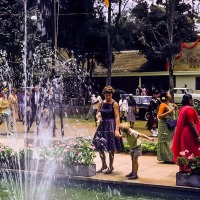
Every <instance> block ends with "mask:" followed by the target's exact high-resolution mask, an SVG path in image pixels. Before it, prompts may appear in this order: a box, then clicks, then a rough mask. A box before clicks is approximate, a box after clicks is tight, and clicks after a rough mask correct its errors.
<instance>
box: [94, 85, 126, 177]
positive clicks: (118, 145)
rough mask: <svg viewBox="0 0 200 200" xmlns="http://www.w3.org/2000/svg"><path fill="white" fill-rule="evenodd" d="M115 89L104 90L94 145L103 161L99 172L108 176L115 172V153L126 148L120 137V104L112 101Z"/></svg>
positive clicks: (107, 88)
mask: <svg viewBox="0 0 200 200" xmlns="http://www.w3.org/2000/svg"><path fill="white" fill-rule="evenodd" d="M113 94H114V89H113V88H112V87H111V86H106V87H105V88H104V89H103V95H104V97H105V100H103V101H102V103H101V104H99V107H98V109H97V113H98V115H99V112H100V113H101V122H100V124H99V126H98V128H97V131H96V133H95V135H94V139H93V144H94V146H95V148H96V150H98V151H99V155H100V158H101V161H102V167H101V169H99V170H98V171H97V173H101V172H103V171H104V170H106V169H107V170H106V172H105V173H106V174H110V173H112V171H113V170H114V167H113V162H114V152H115V151H122V150H123V149H124V148H123V147H124V146H123V141H122V139H121V138H117V137H118V136H119V123H120V119H119V106H118V103H117V102H116V101H115V100H114V99H112V96H113ZM105 151H107V152H108V153H109V166H107V164H106V154H105Z"/></svg>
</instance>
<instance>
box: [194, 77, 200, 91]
mask: <svg viewBox="0 0 200 200" xmlns="http://www.w3.org/2000/svg"><path fill="white" fill-rule="evenodd" d="M195 90H200V77H196V88H195Z"/></svg>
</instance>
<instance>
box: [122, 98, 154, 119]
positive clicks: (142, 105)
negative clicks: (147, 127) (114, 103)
mask: <svg viewBox="0 0 200 200" xmlns="http://www.w3.org/2000/svg"><path fill="white" fill-rule="evenodd" d="M124 96H125V98H126V99H128V97H129V94H124ZM133 97H134V99H135V101H136V105H137V106H138V108H139V113H138V114H136V117H139V118H140V119H144V120H148V116H149V112H148V110H149V104H150V101H151V99H152V96H135V95H133Z"/></svg>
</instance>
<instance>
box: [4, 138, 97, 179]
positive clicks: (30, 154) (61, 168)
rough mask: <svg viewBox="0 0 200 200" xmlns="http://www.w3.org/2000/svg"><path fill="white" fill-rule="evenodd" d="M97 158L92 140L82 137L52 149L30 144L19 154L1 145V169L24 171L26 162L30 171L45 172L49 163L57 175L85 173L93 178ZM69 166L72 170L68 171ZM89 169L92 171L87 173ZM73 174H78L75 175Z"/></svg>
mask: <svg viewBox="0 0 200 200" xmlns="http://www.w3.org/2000/svg"><path fill="white" fill-rule="evenodd" d="M25 155H27V156H25ZM95 156H96V154H95V151H94V147H93V146H92V142H91V140H88V139H84V138H81V137H79V138H75V139H69V140H66V141H60V142H57V143H55V145H51V146H50V147H49V146H42V147H34V146H33V145H32V144H28V148H26V149H23V150H20V151H19V152H15V151H13V149H12V148H10V147H8V146H6V145H3V144H1V146H0V167H2V168H12V169H24V168H25V162H26V163H27V169H28V170H37V171H44V170H45V166H46V165H47V163H51V164H48V166H52V165H53V164H55V165H56V166H55V170H54V172H55V173H64V174H67V175H82V174H81V171H85V172H86V173H83V176H92V175H95V173H96V165H95V163H94V158H95ZM25 158H26V159H27V160H25ZM69 166H70V169H71V170H68V169H67V167H69ZM73 166H74V167H73ZM79 166H80V167H79ZM83 166H87V167H83ZM87 168H88V169H89V168H90V169H91V170H90V171H87ZM82 169H85V170H82ZM73 172H76V173H75V174H73ZM79 172H80V173H79Z"/></svg>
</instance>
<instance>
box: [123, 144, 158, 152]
mask: <svg viewBox="0 0 200 200" xmlns="http://www.w3.org/2000/svg"><path fill="white" fill-rule="evenodd" d="M124 151H125V152H127V153H128V152H129V151H130V147H129V144H128V142H124ZM142 153H153V154H157V143H154V142H143V143H142Z"/></svg>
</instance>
